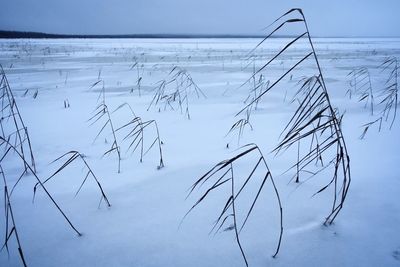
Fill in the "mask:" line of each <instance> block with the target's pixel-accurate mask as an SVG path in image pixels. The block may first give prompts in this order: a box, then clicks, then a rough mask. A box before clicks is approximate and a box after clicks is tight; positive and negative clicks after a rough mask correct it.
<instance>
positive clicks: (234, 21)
mask: <svg viewBox="0 0 400 267" xmlns="http://www.w3.org/2000/svg"><path fill="white" fill-rule="evenodd" d="M292 7H300V8H302V9H303V11H304V13H305V15H306V18H307V20H308V24H309V26H310V32H311V33H312V35H314V36H332V37H341V36H344V37H372V36H377V37H395V36H396V37H400V16H399V12H400V0H275V1H272V0H197V1H194V0H68V1H66V0H2V4H1V8H0V30H14V31H35V32H46V33H59V34H245V35H254V34H262V33H263V32H262V28H264V27H265V26H266V25H268V24H269V23H270V22H271V21H273V20H274V19H275V18H276V17H279V15H281V14H282V13H284V12H285V11H287V10H288V9H290V8H292Z"/></svg>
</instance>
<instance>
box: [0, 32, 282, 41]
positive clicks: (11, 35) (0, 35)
mask: <svg viewBox="0 0 400 267" xmlns="http://www.w3.org/2000/svg"><path fill="white" fill-rule="evenodd" d="M261 37H263V36H261V35H240V34H239V35H234V34H116V35H112V34H106V35H99V34H93V35H83V34H51V33H42V32H20V31H0V39H6V38H7V39H14V38H59V39H62V38H261ZM281 37H283V36H281Z"/></svg>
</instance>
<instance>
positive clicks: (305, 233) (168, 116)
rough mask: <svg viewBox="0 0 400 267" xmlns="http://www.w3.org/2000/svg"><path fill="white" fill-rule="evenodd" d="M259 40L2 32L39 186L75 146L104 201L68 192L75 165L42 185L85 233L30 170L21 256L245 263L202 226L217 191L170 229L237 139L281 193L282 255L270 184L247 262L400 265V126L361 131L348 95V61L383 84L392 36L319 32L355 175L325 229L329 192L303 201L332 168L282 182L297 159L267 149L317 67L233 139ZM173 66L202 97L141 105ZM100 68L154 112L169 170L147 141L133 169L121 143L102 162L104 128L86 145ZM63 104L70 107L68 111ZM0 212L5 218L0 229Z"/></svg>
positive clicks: (19, 193)
mask: <svg viewBox="0 0 400 267" xmlns="http://www.w3.org/2000/svg"><path fill="white" fill-rule="evenodd" d="M258 41H259V40H257V39H139V40H134V39H132V40H131V39H121V40H119V39H110V40H108V39H101V40H100V39H99V40H93V39H88V40H84V39H71V40H52V39H49V40H40V39H38V40H1V41H0V46H1V49H0V63H1V64H2V65H3V67H4V70H5V72H6V74H7V78H8V80H9V83H10V86H11V88H12V90H13V93H14V95H15V98H16V100H17V103H18V105H19V108H20V111H21V114H22V116H23V119H24V121H25V123H26V125H27V126H28V130H29V133H30V137H31V141H32V146H33V150H34V154H35V157H36V162H37V169H38V175H39V177H41V179H43V180H44V179H45V178H47V177H48V176H49V175H50V174H51V173H52V171H54V170H55V169H56V168H57V166H58V165H57V164H50V162H51V161H52V160H54V159H55V158H57V157H58V156H60V155H62V154H63V153H65V152H67V151H70V150H78V151H80V152H81V153H83V154H85V155H86V160H87V161H88V163H89V164H90V165H91V167H92V169H93V170H94V172H95V173H96V175H97V176H98V178H99V180H100V182H101V183H102V185H103V188H104V190H105V192H106V194H107V196H108V198H109V200H110V202H111V205H112V206H111V207H110V208H107V207H106V206H105V205H103V204H104V203H103V204H102V205H101V206H100V208H98V201H99V197H100V195H99V192H98V190H97V187H96V184H95V183H94V182H93V181H92V180H88V182H87V184H85V185H84V187H83V188H82V190H81V192H80V193H79V195H78V196H77V197H74V194H75V191H76V190H77V188H78V187H79V185H80V183H81V181H82V179H83V178H84V175H85V172H84V170H83V168H82V165H80V164H78V163H76V164H75V165H74V167H72V166H70V167H69V168H68V169H67V170H66V171H65V172H63V173H61V174H60V175H58V176H57V177H55V178H54V179H53V180H52V181H51V182H49V184H48V188H49V190H50V192H51V193H52V195H53V196H54V198H55V199H56V201H57V202H58V203H59V204H60V206H61V207H62V209H63V210H64V211H65V213H66V214H67V215H68V216H69V218H70V219H71V221H72V222H73V223H74V225H75V226H76V227H77V228H78V229H79V230H80V231H81V232H82V233H83V236H82V237H78V236H77V235H76V234H75V233H74V232H73V231H71V229H70V228H69V227H68V225H67V223H66V222H65V221H64V220H63V218H62V217H61V215H60V214H59V213H58V212H57V211H56V209H55V208H54V206H53V205H52V204H51V203H50V202H49V201H48V198H47V196H46V195H45V194H44V193H43V191H41V190H40V189H39V190H38V193H37V196H36V199H35V202H34V203H32V195H33V189H32V188H33V185H34V184H35V181H34V179H33V177H32V176H31V175H30V176H25V177H24V178H23V181H22V182H21V183H20V184H19V185H18V187H17V189H16V190H15V191H14V193H13V195H12V198H11V200H12V205H13V210H14V213H15V217H16V225H17V229H18V231H19V235H20V238H21V244H22V248H23V251H24V254H25V257H26V261H27V263H28V266H40V267H45V266H107V267H109V266H146V267H149V266H245V265H244V262H243V259H242V258H241V255H240V251H239V248H238V246H237V244H236V242H235V236H234V232H233V231H222V232H221V233H218V234H216V235H213V234H211V235H209V234H208V233H209V231H210V229H211V227H212V223H213V221H214V220H215V219H216V216H217V215H218V213H219V212H220V211H221V209H222V207H223V204H224V203H225V201H226V194H224V192H223V191H221V192H219V193H214V194H213V195H212V196H210V198H209V199H206V200H205V202H204V203H202V204H201V205H200V206H199V207H198V208H197V209H195V210H194V211H193V212H192V213H191V214H190V215H189V216H188V217H186V218H185V220H184V221H183V223H182V225H181V226H180V227H179V225H180V222H181V220H182V218H183V216H184V215H185V213H186V212H187V211H188V209H189V208H190V207H191V205H193V204H194V202H195V201H196V197H195V196H193V197H189V198H188V199H185V198H186V195H187V193H188V188H189V187H190V186H191V185H192V183H193V182H194V181H195V180H196V179H197V178H199V177H200V176H201V175H202V174H204V173H205V172H206V171H208V169H210V168H211V167H212V166H213V165H214V164H216V163H217V162H219V161H221V160H223V159H226V158H228V157H231V156H233V155H235V149H236V148H238V147H239V146H240V145H244V144H247V143H252V142H254V143H256V144H257V145H258V146H259V147H260V148H261V149H262V151H263V153H264V155H265V156H266V158H267V161H268V164H269V167H270V168H271V171H272V174H273V176H274V178H275V181H276V183H277V186H278V189H279V191H280V194H281V198H282V202H283V213H284V234H283V241H282V247H281V251H280V253H279V254H278V257H277V258H272V257H271V256H272V255H273V253H274V250H275V246H276V242H277V238H278V233H279V220H278V218H279V214H278V212H277V207H276V205H275V204H276V201H275V199H274V197H273V191H272V188H271V185H270V184H269V185H268V188H267V189H266V191H264V193H263V195H262V197H261V199H260V200H259V204H258V205H257V208H256V209H255V211H254V214H253V215H252V216H251V217H250V219H249V224H248V225H247V226H246V232H244V233H243V237H242V242H243V246H244V249H245V252H246V255H247V257H248V260H249V263H250V266H400V231H399V225H400V202H399V201H398V200H399V196H400V176H399V175H400V168H399V165H398V164H399V162H400V153H399V148H400V138H399V136H400V135H399V134H400V123H399V121H398V119H397V120H396V122H395V124H394V126H393V128H392V130H389V129H388V128H389V127H388V124H387V123H386V124H384V126H383V129H382V130H381V132H378V130H377V128H376V127H374V128H371V129H370V130H369V131H368V133H367V135H366V137H365V139H364V140H360V139H359V136H360V135H361V133H362V127H361V125H363V124H364V123H366V122H369V121H371V120H372V119H373V117H371V116H370V115H369V111H368V110H366V109H365V108H364V105H363V104H362V103H359V102H357V100H356V99H354V98H353V99H349V98H348V97H347V96H345V94H346V91H347V89H348V88H349V77H348V76H347V74H348V73H349V72H350V71H351V70H352V69H354V68H356V67H361V66H365V67H368V68H369V70H370V72H371V78H372V81H373V88H374V89H375V90H376V91H377V92H378V91H379V90H380V89H382V88H383V86H384V81H385V79H386V77H387V74H385V73H384V72H381V71H380V69H379V65H380V64H381V63H382V62H383V60H384V58H386V57H387V56H397V57H398V56H399V55H400V39H340V38H338V39H327V38H326V39H315V44H316V50H317V53H318V56H319V58H320V60H321V65H322V69H323V73H324V75H325V79H326V81H327V83H328V85H327V87H328V90H329V93H330V95H331V98H332V103H333V105H334V106H335V107H338V108H339V109H340V111H341V112H344V111H345V116H344V121H343V132H344V135H345V139H346V141H347V145H348V148H349V153H350V156H351V168H352V178H353V180H352V184H351V186H350V191H349V195H348V199H347V200H346V202H345V207H344V209H343V210H342V212H341V213H340V214H339V216H338V217H337V219H336V221H335V223H334V224H333V225H331V226H323V225H322V223H323V221H324V218H325V216H326V215H328V213H329V210H330V207H331V200H332V194H331V193H332V192H331V190H328V191H326V192H323V193H321V194H319V195H317V196H314V197H312V195H313V194H314V193H315V192H316V191H318V190H319V189H320V188H321V186H323V185H324V182H326V181H327V179H329V175H330V174H331V173H330V172H329V171H328V172H324V173H323V174H321V175H319V176H317V177H314V178H313V179H310V180H308V181H307V182H304V183H301V184H300V185H298V184H295V183H293V182H290V180H291V178H292V175H293V173H290V172H289V173H285V171H286V169H287V168H288V167H289V166H290V165H291V163H292V162H293V159H294V158H295V154H293V153H288V154H284V155H282V156H277V157H275V156H274V154H272V153H270V152H271V150H272V149H273V148H274V146H275V145H277V143H278V142H279V134H280V132H281V131H282V129H283V127H284V125H285V123H286V122H287V121H288V119H289V118H290V116H291V114H292V112H293V110H294V106H295V105H293V104H290V103H289V102H290V101H288V100H287V99H286V100H285V95H287V98H290V95H291V94H292V93H293V92H294V91H295V90H296V82H295V81H296V80H298V79H299V78H301V77H302V76H303V75H307V74H309V73H312V72H315V66H314V64H313V62H312V61H309V62H306V63H305V64H303V65H302V66H301V68H299V69H298V70H297V71H296V72H295V73H294V75H293V77H292V79H293V80H289V79H286V80H285V81H284V83H282V84H283V86H280V87H277V88H275V89H274V90H273V91H271V93H270V94H267V95H266V96H265V98H263V100H262V102H261V103H260V105H259V109H258V110H257V111H255V112H254V113H253V114H252V117H251V123H252V125H253V128H254V130H253V131H250V130H249V129H248V128H247V129H246V130H245V132H244V134H243V138H242V139H241V140H240V143H239V144H238V139H237V134H235V133H234V134H230V135H227V133H228V131H229V129H230V127H231V126H232V124H233V123H234V122H235V121H237V120H238V118H241V117H240V116H239V117H235V114H236V113H237V112H238V111H239V110H240V109H241V108H242V107H243V106H244V103H243V101H244V100H245V98H246V97H247V95H248V91H249V89H250V87H249V86H247V85H246V86H243V87H241V88H238V87H239V86H240V85H241V84H242V83H243V82H244V81H246V80H247V79H248V78H249V77H250V76H251V75H252V71H253V67H252V64H251V63H250V65H249V66H247V68H246V64H247V62H246V61H245V60H244V56H245V55H246V53H247V52H248V51H250V50H251V49H252V48H253V47H254V46H255V45H256V44H257V42H258ZM284 41H287V40H284V39H273V40H272V41H270V42H269V44H268V46H264V47H263V48H262V49H260V50H258V52H257V53H258V54H257V55H259V57H258V58H257V60H256V61H255V64H256V66H255V67H256V68H258V67H260V66H262V63H263V62H264V63H265V62H266V61H267V59H268V58H270V57H271V55H272V54H273V52H274V51H277V49H279V48H280V47H282V46H283V43H284ZM305 51H309V50H308V46H307V44H306V43H305V42H303V41H302V43H300V44H299V45H298V46H296V47H295V48H293V49H291V50H290V52H289V53H287V54H286V56H285V57H282V58H281V59H280V61H279V64H275V65H274V66H272V68H270V69H269V70H268V72H266V74H265V75H266V76H267V77H268V79H271V80H273V78H274V77H277V76H278V75H280V74H282V73H283V72H284V71H285V69H287V68H288V67H289V66H290V64H291V63H293V60H294V59H295V58H297V57H299V56H301V55H303V54H304V52H305ZM135 61H137V62H138V63H139V64H140V65H141V64H143V74H142V76H143V78H142V86H141V92H142V96H141V97H139V95H138V90H137V86H136V82H137V72H136V67H134V68H133V69H131V66H132V65H133V64H134V63H135ZM174 66H179V67H181V68H183V69H186V70H187V71H188V73H190V75H191V76H192V77H193V80H194V81H195V82H196V83H197V85H198V86H199V87H200V88H201V89H202V90H203V92H204V93H205V94H206V95H207V98H206V99H204V98H200V99H197V98H196V97H194V96H191V98H190V101H189V109H190V115H191V119H190V120H188V119H187V118H185V116H184V114H181V113H180V112H179V111H176V110H175V111H171V110H169V109H167V110H165V111H164V109H163V108H162V109H161V112H158V108H153V107H152V108H150V110H149V111H147V108H148V105H149V103H150V101H151V99H152V97H153V94H154V90H155V88H156V87H157V82H158V81H160V80H162V79H164V78H165V77H167V76H168V73H169V72H170V71H171V69H172V68H173V67H174ZM141 69H142V67H141ZM99 71H100V79H101V80H103V81H104V86H105V91H106V103H107V105H108V106H109V107H110V110H113V109H115V108H116V107H118V106H119V105H120V104H122V103H125V102H127V103H129V104H130V105H131V106H132V108H133V109H134V111H135V113H136V114H137V115H139V116H140V117H142V118H143V119H145V120H149V119H155V120H156V121H157V123H158V127H159V130H160V135H161V139H162V141H163V143H164V145H163V146H162V148H163V154H164V161H165V165H166V166H165V168H163V169H161V170H157V165H158V158H157V151H156V150H151V151H150V152H149V154H148V155H146V157H145V158H144V161H143V163H140V162H139V158H138V156H137V154H133V155H130V154H129V153H125V151H126V148H127V143H124V142H122V141H121V150H122V157H123V160H122V162H121V170H122V171H121V173H120V174H118V173H117V157H116V154H111V155H109V156H105V157H102V154H103V153H104V152H105V151H106V150H107V149H108V148H109V146H110V140H111V139H110V138H111V135H110V132H109V131H107V130H106V132H105V133H104V134H102V135H101V136H100V138H99V139H98V140H96V142H94V143H93V140H94V137H95V136H96V134H97V132H98V130H99V127H100V125H92V126H90V123H89V122H88V121H87V120H88V119H89V118H90V117H91V115H92V114H93V110H94V109H95V107H96V105H97V103H98V102H97V98H98V95H99V91H100V89H101V85H98V86H95V87H94V88H92V89H90V86H91V85H92V84H93V83H95V82H96V81H97V80H98V76H99ZM27 89H29V91H28V93H27V94H26V95H25V96H23V95H24V92H25V91H26V90H27ZM131 89H133V92H130V91H131ZM36 90H37V91H38V95H37V97H36V98H35V99H34V98H33V94H34V92H35V91H36ZM65 99H68V101H69V103H70V108H67V109H65V108H64V104H63V101H64V100H65ZM112 118H113V120H114V122H115V124H116V125H122V124H123V123H126V122H127V121H128V120H129V119H131V117H130V114H129V112H126V111H123V110H121V111H119V112H118V113H117V112H116V113H114V114H112ZM105 139H107V141H108V143H105ZM227 143H229V149H227V148H226V145H227ZM249 164H250V165H251V163H250V160H249V161H246V160H244V161H242V162H241V163H240V165H239V166H238V167H236V169H238V172H239V174H240V173H241V172H243V173H245V171H244V169H246V168H249V167H250V168H251V166H250V165H249ZM18 168H19V166H18V165H16V164H14V162H13V161H10V162H7V166H6V169H7V170H10V172H9V173H8V175H7V179H8V182H9V184H12V183H13V182H15V180H16V179H17V177H18V173H19V171H18ZM242 169H243V170H242ZM0 212H1V214H3V212H4V207H3V206H1V208H0ZM1 217H2V216H1ZM4 222H5V220H0V229H4V227H5V225H4ZM9 247H10V257H8V256H7V253H6V251H5V250H3V251H2V252H1V253H0V266H21V265H22V264H21V261H20V258H19V256H18V251H17V249H16V248H17V247H16V243H15V241H14V239H12V241H11V242H10V244H9Z"/></svg>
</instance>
